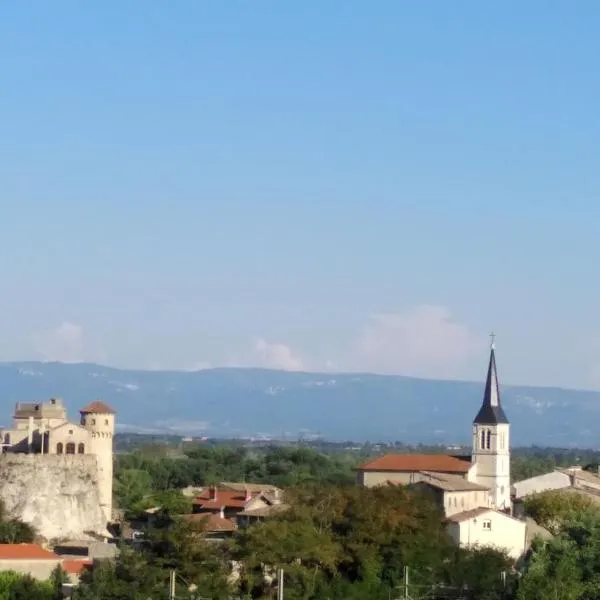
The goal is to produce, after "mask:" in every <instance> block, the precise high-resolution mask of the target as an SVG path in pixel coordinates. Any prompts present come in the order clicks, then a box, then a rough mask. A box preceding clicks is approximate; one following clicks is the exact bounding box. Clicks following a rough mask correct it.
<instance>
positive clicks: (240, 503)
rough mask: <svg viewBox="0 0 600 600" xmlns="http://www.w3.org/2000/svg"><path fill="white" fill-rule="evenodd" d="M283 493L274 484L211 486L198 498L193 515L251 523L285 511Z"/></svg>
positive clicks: (194, 502) (195, 500)
mask: <svg viewBox="0 0 600 600" xmlns="http://www.w3.org/2000/svg"><path fill="white" fill-rule="evenodd" d="M286 508H287V505H286V504H284V503H283V493H282V491H281V490H280V489H279V488H277V487H275V486H271V485H261V484H250V483H223V484H221V486H210V487H208V488H206V489H204V490H202V492H201V493H200V494H199V495H198V496H196V498H195V499H194V501H193V511H192V512H193V513H195V514H206V513H212V514H215V515H220V516H222V517H223V518H227V519H233V520H234V521H236V523H237V524H238V525H239V524H240V523H244V524H249V523H252V522H255V521H256V520H261V519H263V518H265V517H268V516H270V515H274V514H277V513H279V512H281V511H282V510H285V509H286Z"/></svg>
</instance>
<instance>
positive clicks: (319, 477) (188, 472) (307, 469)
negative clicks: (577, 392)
mask: <svg viewBox="0 0 600 600" xmlns="http://www.w3.org/2000/svg"><path fill="white" fill-rule="evenodd" d="M136 439H137V438H136ZM319 448H320V449H321V451H319V450H317V449H314V448H310V447H308V446H306V445H301V446H291V445H279V446H276V445H271V446H264V445H263V446H252V445H243V444H241V443H237V444H236V443H233V442H232V443H228V444H188V445H181V443H178V444H175V443H173V444H151V445H144V446H139V447H137V449H135V450H134V451H132V452H130V453H127V454H118V455H117V457H116V469H115V495H116V500H117V504H118V505H119V506H121V507H123V508H126V509H129V510H131V509H132V508H133V507H139V506H141V505H142V504H143V503H144V502H146V503H147V504H151V503H153V502H154V503H156V502H157V498H156V497H157V496H160V497H161V499H162V500H163V502H164V501H165V499H166V500H168V501H169V502H173V501H175V500H174V497H173V494H172V493H169V494H167V496H166V497H165V492H169V491H172V490H177V489H182V488H185V487H187V486H191V485H197V486H202V485H210V484H214V483H218V482H220V481H248V482H253V483H270V484H273V485H278V486H280V487H284V488H285V487H290V486H302V485H309V484H311V483H317V482H319V483H326V484H335V485H349V484H352V483H353V482H354V481H355V471H354V469H355V467H356V466H357V465H358V464H360V463H361V462H364V461H365V460H367V458H368V455H367V454H366V453H367V452H372V451H373V448H374V447H373V446H370V445H369V446H365V448H366V449H365V448H363V449H360V450H359V451H355V450H348V449H346V448H345V447H343V446H341V445H335V444H330V445H324V446H323V445H322V446H319ZM326 448H327V449H328V452H324V451H322V450H324V449H326ZM384 450H386V451H390V450H393V448H390V447H385V448H384ZM409 450H413V451H420V452H432V451H437V452H443V451H444V449H443V448H439V447H437V448H434V447H422V448H421V447H420V448H406V447H404V448H400V449H398V450H397V451H403V452H406V451H409ZM371 456H372V454H371ZM598 458H599V454H598V453H597V452H594V451H584V450H572V449H548V448H527V449H525V448H518V449H516V450H515V452H514V453H513V457H512V466H511V468H512V480H513V482H514V481H520V480H523V479H526V478H528V477H533V476H535V475H540V474H542V473H548V472H549V471H552V470H553V469H554V468H555V467H560V466H563V467H565V466H571V465H574V464H580V465H584V466H589V465H591V466H592V467H594V466H596V467H597V465H598ZM182 508H183V507H182Z"/></svg>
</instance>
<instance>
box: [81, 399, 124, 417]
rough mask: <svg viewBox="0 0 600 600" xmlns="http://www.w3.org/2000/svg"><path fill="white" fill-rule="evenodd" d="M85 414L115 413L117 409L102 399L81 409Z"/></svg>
mask: <svg viewBox="0 0 600 600" xmlns="http://www.w3.org/2000/svg"><path fill="white" fill-rule="evenodd" d="M79 412H80V413H83V414H99V415H114V414H116V413H115V410H114V409H113V408H111V407H110V406H109V405H108V404H106V403H105V402H102V400H94V401H93V402H90V403H89V404H88V405H87V406H84V407H83V408H82V409H81V410H80V411H79Z"/></svg>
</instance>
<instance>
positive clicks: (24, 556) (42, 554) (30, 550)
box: [0, 544, 60, 560]
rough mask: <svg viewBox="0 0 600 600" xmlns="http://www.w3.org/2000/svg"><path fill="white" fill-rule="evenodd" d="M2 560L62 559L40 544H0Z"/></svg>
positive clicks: (0, 557) (0, 558)
mask: <svg viewBox="0 0 600 600" xmlns="http://www.w3.org/2000/svg"><path fill="white" fill-rule="evenodd" d="M0 560H60V557H59V556H58V555H57V554H54V552H50V550H45V549H44V548H42V547H41V546H40V545H39V544H0Z"/></svg>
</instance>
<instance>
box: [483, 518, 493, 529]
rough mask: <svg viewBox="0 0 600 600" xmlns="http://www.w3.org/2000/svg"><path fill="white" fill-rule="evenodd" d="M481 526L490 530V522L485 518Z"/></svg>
mask: <svg viewBox="0 0 600 600" xmlns="http://www.w3.org/2000/svg"><path fill="white" fill-rule="evenodd" d="M483 528H484V529H485V530H486V531H491V530H492V522H491V521H490V520H489V519H486V520H485V521H484V522H483Z"/></svg>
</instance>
